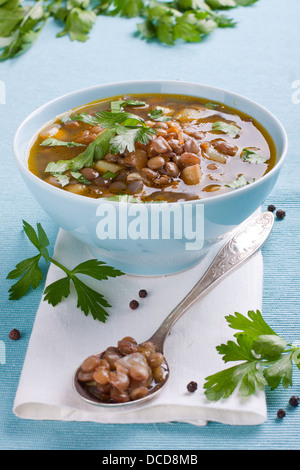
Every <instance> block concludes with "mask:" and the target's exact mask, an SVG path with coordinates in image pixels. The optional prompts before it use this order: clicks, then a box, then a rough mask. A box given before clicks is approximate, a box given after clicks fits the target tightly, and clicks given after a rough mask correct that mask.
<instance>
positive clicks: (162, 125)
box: [154, 122, 169, 130]
mask: <svg viewBox="0 0 300 470" xmlns="http://www.w3.org/2000/svg"><path fill="white" fill-rule="evenodd" d="M154 127H155V128H156V129H164V130H167V129H168V127H169V126H168V124H167V123H166V122H156V123H155V124H154Z"/></svg>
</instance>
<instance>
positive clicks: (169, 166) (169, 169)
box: [164, 162, 180, 178]
mask: <svg viewBox="0 0 300 470" xmlns="http://www.w3.org/2000/svg"><path fill="white" fill-rule="evenodd" d="M164 170H165V172H166V175H168V176H170V177H171V178H177V176H178V175H179V173H180V170H179V168H178V166H177V165H176V163H174V162H167V163H165V166H164Z"/></svg>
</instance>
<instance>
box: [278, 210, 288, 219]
mask: <svg viewBox="0 0 300 470" xmlns="http://www.w3.org/2000/svg"><path fill="white" fill-rule="evenodd" d="M285 215H286V214H285V212H284V211H283V210H281V209H279V210H278V211H276V217H277V218H278V219H284V218H285Z"/></svg>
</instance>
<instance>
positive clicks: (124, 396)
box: [110, 387, 129, 403]
mask: <svg viewBox="0 0 300 470" xmlns="http://www.w3.org/2000/svg"><path fill="white" fill-rule="evenodd" d="M110 398H111V400H113V401H115V402H116V403H126V402H127V401H129V395H128V393H126V392H121V391H120V390H118V389H117V388H116V387H112V388H111V391H110Z"/></svg>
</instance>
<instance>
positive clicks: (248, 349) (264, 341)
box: [204, 310, 300, 401]
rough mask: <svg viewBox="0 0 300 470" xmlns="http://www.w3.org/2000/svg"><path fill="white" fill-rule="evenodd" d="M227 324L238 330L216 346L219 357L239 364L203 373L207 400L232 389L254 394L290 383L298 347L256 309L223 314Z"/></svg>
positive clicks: (298, 357) (226, 394)
mask: <svg viewBox="0 0 300 470" xmlns="http://www.w3.org/2000/svg"><path fill="white" fill-rule="evenodd" d="M225 318H226V320H227V322H228V324H229V326H230V327H231V328H233V329H234V330H239V332H238V333H236V334H235V335H234V336H235V338H236V342H234V341H228V342H227V343H226V344H221V345H220V346H218V347H217V351H218V352H219V354H222V355H223V358H222V359H223V361H224V362H225V363H227V362H235V361H238V362H239V364H238V365H235V366H233V367H230V368H228V369H225V370H223V371H220V372H217V373H216V374H214V375H210V376H209V377H206V379H205V380H206V383H205V384H204V389H205V395H206V397H207V398H208V400H211V401H217V400H220V399H222V398H228V397H229V396H230V395H231V394H232V393H233V392H234V391H235V390H236V389H237V390H238V391H239V393H240V394H241V395H242V396H245V397H246V396H249V395H252V394H255V393H256V392H257V391H259V390H263V389H264V388H265V387H266V386H270V387H271V390H274V389H275V388H277V387H278V386H279V385H280V384H281V383H282V386H283V388H288V387H289V386H292V369H293V364H295V365H296V366H297V367H298V369H300V348H299V347H296V346H293V345H292V344H290V343H288V342H287V341H285V340H284V339H283V338H281V337H280V336H279V335H277V333H275V332H274V331H273V330H272V328H270V326H269V325H268V324H267V323H266V322H265V321H264V319H263V317H262V315H261V313H260V311H259V310H257V311H256V312H254V311H252V310H251V311H249V312H248V316H247V317H246V316H244V315H242V314H241V313H235V315H229V316H227V317H225Z"/></svg>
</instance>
